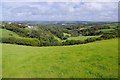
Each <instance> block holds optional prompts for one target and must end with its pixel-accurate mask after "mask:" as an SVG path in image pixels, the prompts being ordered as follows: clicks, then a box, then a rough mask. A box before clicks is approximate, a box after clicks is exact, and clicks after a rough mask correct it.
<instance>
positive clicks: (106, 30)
mask: <svg viewBox="0 0 120 80" xmlns="http://www.w3.org/2000/svg"><path fill="white" fill-rule="evenodd" d="M114 30H115V29H101V30H99V31H102V32H105V33H106V32H110V31H114Z"/></svg>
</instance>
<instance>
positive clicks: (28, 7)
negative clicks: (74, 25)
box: [2, 2, 118, 21]
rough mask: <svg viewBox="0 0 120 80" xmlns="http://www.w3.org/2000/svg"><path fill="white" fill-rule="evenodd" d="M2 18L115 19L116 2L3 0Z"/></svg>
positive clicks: (116, 16) (50, 19) (116, 14)
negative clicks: (14, 0) (27, 0)
mask: <svg viewBox="0 0 120 80" xmlns="http://www.w3.org/2000/svg"><path fill="white" fill-rule="evenodd" d="M2 9H3V10H2V13H3V19H4V20H49V21H52V20H53V21H54V20H71V21H73V20H76V21H78V20H79V21H80V20H81V21H82V20H86V21H88V20H90V21H109V20H110V21H117V18H118V10H117V9H118V4H117V3H116V2H114V3H113V2H111V3H110V2H109V3H103V2H91V3H89V2H3V4H2Z"/></svg>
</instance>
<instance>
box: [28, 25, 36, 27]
mask: <svg viewBox="0 0 120 80" xmlns="http://www.w3.org/2000/svg"><path fill="white" fill-rule="evenodd" d="M27 27H28V28H37V26H29V25H28V26H27Z"/></svg>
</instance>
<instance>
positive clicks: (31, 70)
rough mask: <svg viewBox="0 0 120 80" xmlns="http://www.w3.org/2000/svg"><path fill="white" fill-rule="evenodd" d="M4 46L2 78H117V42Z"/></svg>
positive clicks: (112, 40) (113, 40)
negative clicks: (52, 45) (47, 45)
mask: <svg viewBox="0 0 120 80" xmlns="http://www.w3.org/2000/svg"><path fill="white" fill-rule="evenodd" d="M2 46H3V48H2V49H3V54H2V55H3V57H2V59H3V77H9V78H10V77H28V78H31V77H34V78H40V77H41V78H43V77H46V78H48V77H51V78H56V77H62V78H63V77H66V78H73V77H74V78H75V77H76V78H78V77H79V78H96V77H97V78H100V77H104V78H113V77H114V78H115V77H118V48H117V47H118V41H117V39H111V40H104V41H97V42H93V43H88V44H83V45H74V46H57V47H56V46H55V47H30V46H19V45H11V44H3V45H2Z"/></svg>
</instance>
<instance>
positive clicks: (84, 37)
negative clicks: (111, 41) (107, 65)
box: [67, 36, 100, 41]
mask: <svg viewBox="0 0 120 80" xmlns="http://www.w3.org/2000/svg"><path fill="white" fill-rule="evenodd" d="M91 37H96V38H97V37H100V36H78V37H69V38H68V39H67V40H81V41H84V40H86V39H87V38H91Z"/></svg>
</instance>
